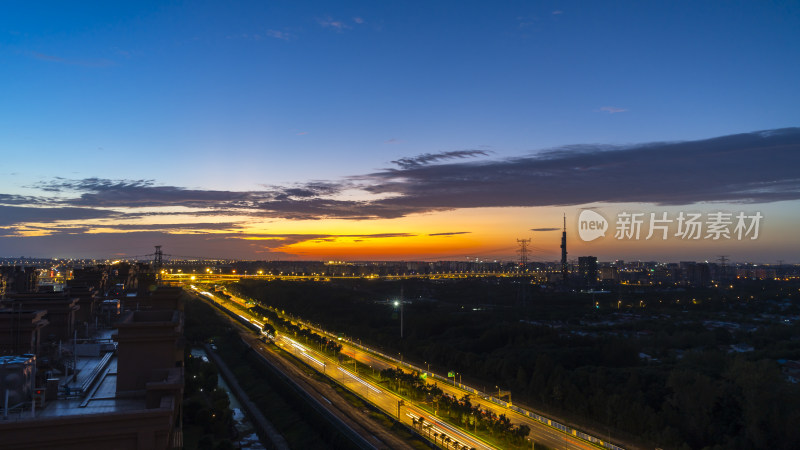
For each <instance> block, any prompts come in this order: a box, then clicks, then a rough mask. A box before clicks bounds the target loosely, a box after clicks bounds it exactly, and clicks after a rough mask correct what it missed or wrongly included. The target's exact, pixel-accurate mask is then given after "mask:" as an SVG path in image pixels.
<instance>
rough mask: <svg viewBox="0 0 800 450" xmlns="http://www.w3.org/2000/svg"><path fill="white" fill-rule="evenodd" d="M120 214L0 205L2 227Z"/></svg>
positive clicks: (116, 214) (101, 211) (80, 209)
mask: <svg viewBox="0 0 800 450" xmlns="http://www.w3.org/2000/svg"><path fill="white" fill-rule="evenodd" d="M118 215H119V213H117V212H114V211H106V210H99V209H91V208H34V207H25V206H5V205H0V226H9V225H14V224H17V223H29V222H44V223H50V222H56V221H60V220H88V219H101V218H107V217H115V216H118Z"/></svg>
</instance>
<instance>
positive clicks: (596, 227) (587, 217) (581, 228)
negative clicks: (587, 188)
mask: <svg viewBox="0 0 800 450" xmlns="http://www.w3.org/2000/svg"><path fill="white" fill-rule="evenodd" d="M607 230H608V221H607V220H606V218H605V217H603V216H601V215H600V214H598V213H596V212H594V211H592V210H591V209H584V210H583V211H581V215H580V216H578V235H579V236H580V237H581V239H583V240H584V241H586V242H588V241H593V240H595V239H597V238H599V237H601V236H605V235H606V231H607Z"/></svg>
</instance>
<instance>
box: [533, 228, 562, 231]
mask: <svg viewBox="0 0 800 450" xmlns="http://www.w3.org/2000/svg"><path fill="white" fill-rule="evenodd" d="M560 229H561V228H531V231H558V230H560Z"/></svg>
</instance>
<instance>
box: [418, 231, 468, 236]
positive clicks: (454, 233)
mask: <svg viewBox="0 0 800 450" xmlns="http://www.w3.org/2000/svg"><path fill="white" fill-rule="evenodd" d="M470 233H472V232H471V231H450V232H447V233H431V234H429V235H428V236H455V235H457V234H470Z"/></svg>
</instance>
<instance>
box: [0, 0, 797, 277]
mask: <svg viewBox="0 0 800 450" xmlns="http://www.w3.org/2000/svg"><path fill="white" fill-rule="evenodd" d="M2 9H3V13H2V14H0V67H2V70H0V99H1V100H0V105H2V107H0V257H2V256H6V257H11V256H36V257H76V258H90V257H95V258H111V257H114V258H117V257H124V256H136V255H146V254H150V253H152V252H153V246H154V245H162V246H163V249H164V253H166V254H169V255H172V256H173V257H205V258H241V259H260V260H276V259H315V260H320V259H321V260H440V259H447V260H463V259H472V260H474V259H480V260H503V261H508V260H516V259H518V258H519V254H518V253H517V250H518V245H517V239H531V240H532V241H531V244H530V246H531V253H530V256H529V259H530V260H531V261H555V260H558V259H559V258H560V249H559V244H560V238H561V233H560V231H561V228H562V227H563V226H564V218H566V230H567V233H568V239H569V243H568V251H569V257H570V259H573V258H577V257H578V256H584V255H593V256H597V257H598V258H599V259H600V260H615V259H625V260H647V261H653V260H655V261H683V260H696V261H702V260H716V259H717V258H719V256H720V255H725V256H727V257H728V258H729V259H730V260H731V261H736V262H759V263H767V264H774V263H776V262H778V261H785V262H791V263H800V257H799V256H798V255H800V237H798V233H797V231H796V230H797V229H798V225H800V175H798V173H800V172H798V165H799V163H800V128H798V127H800V109H798V107H797V105H798V104H800V89H798V87H797V86H798V83H797V80H800V52H798V50H797V43H798V42H800V3H798V2H779V1H776V2H764V1H736V2H732V1H703V2H697V1H685V2H683V1H674V2H641V1H615V2H569V1H524V2H513V1H509V2H476V1H452V2H448V1H437V2H429V1H424V2H423V1H420V2H415V1H403V2H374V1H363V2H327V1H319V2H305V1H191V2H181V1H170V2H147V1H141V2H107V1H102V2H88V1H87V2H47V1H43V2H31V1H7V2H4V3H3V7H2ZM587 210H590V211H594V212H596V213H598V214H599V215H600V217H602V218H603V219H604V220H605V221H606V224H605V225H604V226H605V227H606V228H605V230H604V231H605V232H604V234H603V235H600V236H596V238H595V239H591V240H589V239H583V237H584V236H583V235H582V234H581V226H584V227H588V224H586V223H584V224H583V225H582V224H581V221H580V217H582V216H581V213H582V212H583V211H587ZM631 215H632V216H631ZM631 217H632V218H633V220H632V221H631ZM690 217H693V218H694V219H693V222H692V223H697V224H698V225H697V226H698V227H699V230H694V229H692V233H686V231H687V226H688V225H687V222H686V221H687V219H689V218H690ZM626 218H627V219H626ZM626 220H627V221H628V222H627V223H635V222H637V221H638V223H639V224H640V227H641V229H640V235H639V236H638V238H636V233H634V232H633V231H635V230H633V229H632V227H629V226H628V225H626ZM662 226H663V227H666V229H665V231H663V232H662V229H661V228H659V227H662ZM651 227H652V228H653V230H652V231H653V233H650V231H651ZM584 229H586V228H584ZM720 230H723V231H725V232H724V233H722V232H720ZM694 231H698V232H697V233H694ZM648 235H649V236H648ZM648 237H649V238H648Z"/></svg>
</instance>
